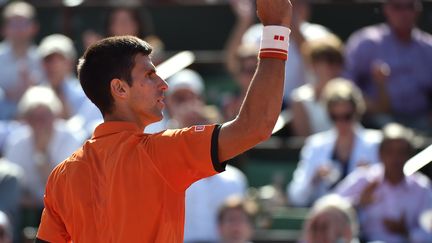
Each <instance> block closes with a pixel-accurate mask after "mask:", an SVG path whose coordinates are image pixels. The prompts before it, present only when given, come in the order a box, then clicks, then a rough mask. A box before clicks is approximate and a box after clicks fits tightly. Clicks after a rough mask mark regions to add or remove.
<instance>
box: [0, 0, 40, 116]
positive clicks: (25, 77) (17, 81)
mask: <svg viewBox="0 0 432 243" xmlns="http://www.w3.org/2000/svg"><path fill="white" fill-rule="evenodd" d="M35 14H36V11H35V9H34V8H33V6H31V5H29V4H28V3H25V2H20V1H17V2H12V3H10V4H9V5H7V6H6V7H5V8H4V10H3V21H4V24H3V34H4V41H3V42H2V43H1V45H0V77H2V78H1V80H0V89H2V90H3V92H4V97H3V100H0V105H1V107H2V109H1V110H0V119H12V118H14V117H15V113H16V106H17V103H18V101H19V100H20V98H21V96H22V95H23V93H24V92H25V91H26V89H27V88H28V87H30V86H31V85H33V84H37V83H40V82H41V79H42V68H41V65H40V59H39V56H38V53H37V51H36V48H35V47H34V46H33V45H32V41H33V37H34V36H35V35H36V33H37V32H38V26H37V24H36V22H35V20H34V19H35Z"/></svg>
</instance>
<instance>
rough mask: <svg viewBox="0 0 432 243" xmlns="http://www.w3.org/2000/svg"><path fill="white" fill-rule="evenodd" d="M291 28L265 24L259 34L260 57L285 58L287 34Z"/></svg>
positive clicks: (287, 44) (286, 55)
mask: <svg viewBox="0 0 432 243" xmlns="http://www.w3.org/2000/svg"><path fill="white" fill-rule="evenodd" d="M290 33H291V30H290V29H289V28H287V27H283V26H279V25H267V26H264V28H263V33H262V36H261V48H260V55H259V56H260V58H278V59H283V60H286V59H287V57H288V47H289V35H290Z"/></svg>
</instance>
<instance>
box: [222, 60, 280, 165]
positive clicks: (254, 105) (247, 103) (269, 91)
mask: <svg viewBox="0 0 432 243" xmlns="http://www.w3.org/2000/svg"><path fill="white" fill-rule="evenodd" d="M284 69H285V62H284V61H283V60H278V59H262V60H260V61H259V63H258V68H257V72H256V74H255V76H254V78H253V79H252V82H251V85H250V87H249V90H248V92H247V94H246V97H245V100H244V102H243V104H242V106H241V108H240V112H239V115H238V116H237V118H236V119H234V120H233V121H231V122H228V123H225V124H224V125H223V127H222V131H223V132H221V135H220V138H219V141H220V144H227V143H229V144H230V145H229V146H224V149H222V150H221V149H220V150H219V157H220V159H221V161H225V160H227V159H230V158H232V157H234V156H236V155H237V154H239V153H242V152H244V151H246V150H248V149H250V148H252V147H253V146H255V145H256V144H257V143H259V142H261V141H263V140H265V139H266V138H267V137H269V136H270V135H271V131H272V130H273V127H274V125H275V123H276V120H277V117H278V115H279V113H280V109H281V106H282V94H283V82H284Z"/></svg>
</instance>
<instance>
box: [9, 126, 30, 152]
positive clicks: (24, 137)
mask: <svg viewBox="0 0 432 243" xmlns="http://www.w3.org/2000/svg"><path fill="white" fill-rule="evenodd" d="M31 137H32V132H31V129H30V127H29V126H27V125H25V124H21V125H19V126H17V127H16V130H14V131H13V132H10V133H9V134H8V137H7V139H6V145H7V146H19V145H20V144H23V143H26V142H30V139H31ZM7 146H6V147H7Z"/></svg>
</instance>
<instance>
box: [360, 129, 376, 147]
mask: <svg viewBox="0 0 432 243" xmlns="http://www.w3.org/2000/svg"><path fill="white" fill-rule="evenodd" d="M358 134H359V138H360V139H361V140H362V141H364V142H365V143H367V144H379V143H381V141H382V133H381V131H379V130H375V129H364V128H359V130H358Z"/></svg>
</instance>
